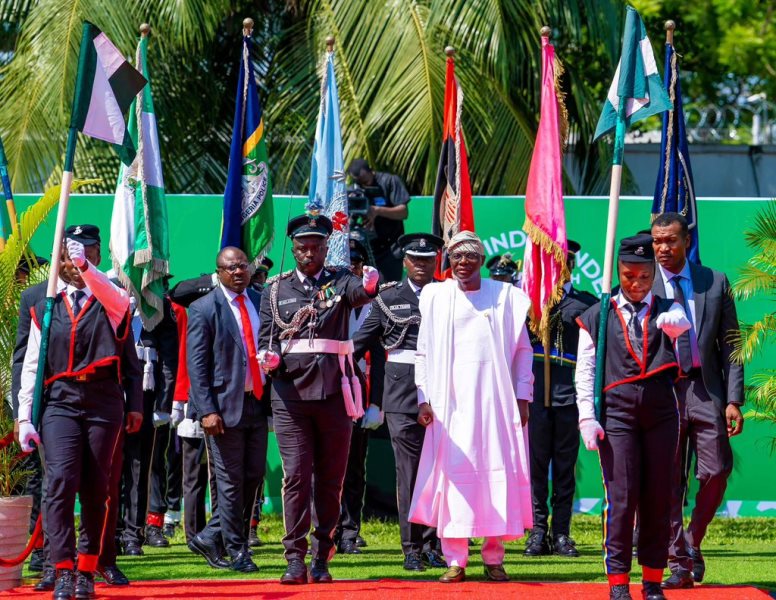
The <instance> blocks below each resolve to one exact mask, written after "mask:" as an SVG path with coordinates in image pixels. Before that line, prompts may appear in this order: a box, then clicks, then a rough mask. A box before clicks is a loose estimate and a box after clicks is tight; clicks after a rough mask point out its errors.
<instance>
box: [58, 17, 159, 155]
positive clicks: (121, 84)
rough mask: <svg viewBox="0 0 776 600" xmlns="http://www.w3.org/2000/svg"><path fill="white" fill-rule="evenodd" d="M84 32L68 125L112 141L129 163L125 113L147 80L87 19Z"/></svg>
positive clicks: (130, 149) (131, 150)
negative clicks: (71, 111) (71, 113)
mask: <svg viewBox="0 0 776 600" xmlns="http://www.w3.org/2000/svg"><path fill="white" fill-rule="evenodd" d="M83 35H84V36H85V38H84V40H83V41H82V44H81V48H82V50H81V54H80V55H79V57H78V79H77V81H76V86H75V99H74V102H73V115H72V118H71V120H70V126H71V127H74V128H75V129H77V130H78V131H80V132H81V133H84V134H86V135H88V136H89V137H93V138H97V139H99V140H103V141H105V142H108V143H110V144H113V146H114V148H115V150H116V153H117V154H118V155H119V158H121V161H122V162H123V163H124V164H127V165H128V164H130V163H131V162H132V160H133V159H134V158H135V146H134V145H133V144H132V140H131V139H130V137H129V133H128V131H127V126H126V125H125V123H124V113H126V112H127V108H128V107H129V105H130V103H131V102H133V98H134V97H135V96H137V94H138V92H140V90H142V89H143V86H145V84H146V79H145V78H144V77H143V75H141V74H140V73H139V72H138V71H137V69H135V68H134V67H133V66H132V65H130V64H129V63H128V62H127V61H126V60H125V59H124V56H123V55H122V54H121V52H119V50H118V48H116V46H114V45H113V42H111V41H110V40H109V39H108V36H107V35H105V34H104V33H103V32H102V31H100V30H99V29H98V28H97V27H95V26H94V25H92V24H91V23H89V22H88V21H87V22H85V23H84V32H83ZM66 170H67V169H66Z"/></svg>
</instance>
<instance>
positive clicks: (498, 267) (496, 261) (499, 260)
mask: <svg viewBox="0 0 776 600" xmlns="http://www.w3.org/2000/svg"><path fill="white" fill-rule="evenodd" d="M485 267H486V268H487V269H488V271H490V274H491V275H514V274H515V273H517V263H516V262H515V261H514V260H512V259H511V258H506V257H502V256H500V255H498V254H497V255H496V256H494V257H493V258H491V259H490V260H488V262H487V263H485Z"/></svg>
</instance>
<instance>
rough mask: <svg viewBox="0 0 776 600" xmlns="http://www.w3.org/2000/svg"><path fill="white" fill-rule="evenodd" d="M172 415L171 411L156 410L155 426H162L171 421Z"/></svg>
mask: <svg viewBox="0 0 776 600" xmlns="http://www.w3.org/2000/svg"><path fill="white" fill-rule="evenodd" d="M171 419H172V416H171V415H170V413H166V412H160V411H154V427H161V426H162V425H166V424H167V423H169V422H170V420H171Z"/></svg>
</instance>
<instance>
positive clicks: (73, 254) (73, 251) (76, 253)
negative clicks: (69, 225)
mask: <svg viewBox="0 0 776 600" xmlns="http://www.w3.org/2000/svg"><path fill="white" fill-rule="evenodd" d="M66 245H67V255H68V256H69V257H70V260H71V261H73V264H74V265H75V266H76V267H78V268H79V269H80V268H81V267H83V266H84V265H85V264H86V254H85V253H84V245H83V244H82V243H81V242H77V241H75V240H71V239H70V238H67V242H66Z"/></svg>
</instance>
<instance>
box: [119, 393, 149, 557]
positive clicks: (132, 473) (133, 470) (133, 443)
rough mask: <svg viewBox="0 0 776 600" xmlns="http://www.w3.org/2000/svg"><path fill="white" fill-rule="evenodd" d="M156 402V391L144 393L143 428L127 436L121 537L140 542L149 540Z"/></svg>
mask: <svg viewBox="0 0 776 600" xmlns="http://www.w3.org/2000/svg"><path fill="white" fill-rule="evenodd" d="M154 402H155V396H154V393H153V392H144V393H143V423H142V425H141V426H140V431H138V432H137V433H133V434H131V435H126V436H125V437H124V465H123V466H124V469H123V470H124V473H123V477H122V484H123V485H122V496H121V500H122V502H121V504H122V512H123V519H122V523H121V524H122V525H123V531H122V532H121V539H122V541H123V542H137V543H138V544H140V545H142V544H143V543H144V542H145V523H146V513H147V512H148V493H149V486H150V482H149V477H150V473H151V459H152V457H153V455H154V437H155V436H154V433H155V429H154V423H153V420H154Z"/></svg>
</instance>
